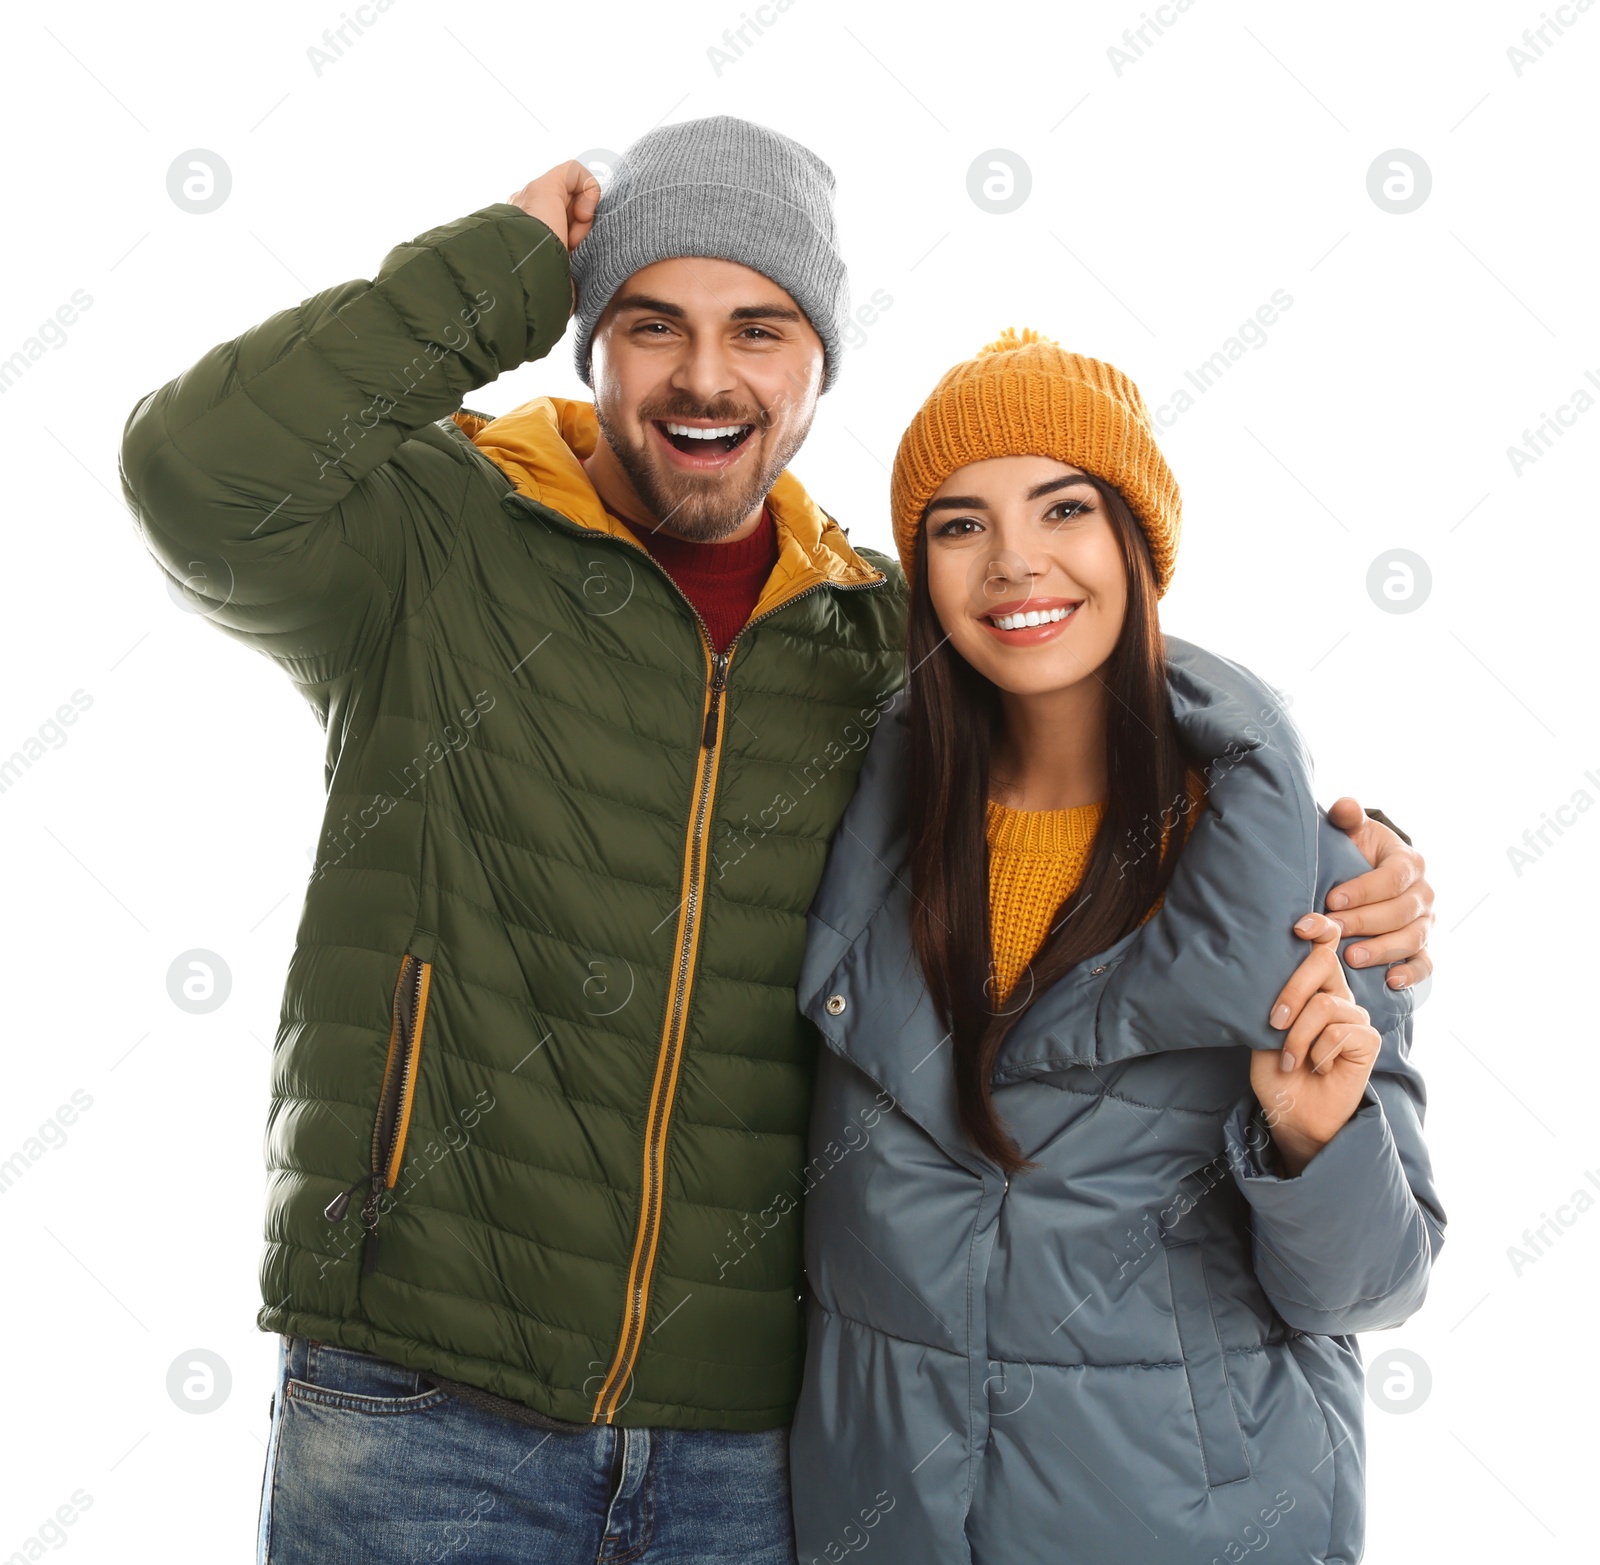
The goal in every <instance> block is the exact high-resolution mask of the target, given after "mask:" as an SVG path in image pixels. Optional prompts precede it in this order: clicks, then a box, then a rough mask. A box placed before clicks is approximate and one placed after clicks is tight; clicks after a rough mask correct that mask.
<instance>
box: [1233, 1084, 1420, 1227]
mask: <svg viewBox="0 0 1600 1565" xmlns="http://www.w3.org/2000/svg"><path fill="white" fill-rule="evenodd" d="M1223 1135H1224V1136H1225V1138H1226V1141H1227V1148H1228V1161H1229V1163H1230V1164H1232V1166H1233V1171H1234V1178H1235V1180H1236V1181H1237V1182H1238V1184H1239V1187H1240V1189H1241V1190H1243V1191H1244V1193H1245V1195H1246V1197H1247V1198H1248V1199H1249V1200H1250V1202H1251V1204H1252V1205H1253V1206H1258V1207H1263V1206H1266V1207H1270V1205H1271V1203H1273V1202H1276V1201H1282V1200H1293V1199H1298V1198H1296V1197H1289V1196H1284V1197H1279V1196H1276V1195H1268V1194H1267V1193H1266V1192H1267V1191H1268V1190H1270V1189H1272V1188H1273V1187H1275V1186H1281V1187H1283V1188H1284V1189H1285V1190H1287V1189H1290V1188H1303V1189H1306V1190H1312V1189H1315V1190H1316V1191H1318V1192H1319V1193H1320V1192H1322V1191H1326V1190H1328V1189H1329V1188H1330V1187H1332V1186H1338V1187H1340V1189H1341V1190H1342V1191H1344V1192H1345V1194H1344V1195H1342V1196H1341V1197H1340V1199H1341V1201H1342V1200H1346V1199H1348V1190H1349V1183H1348V1182H1349V1181H1350V1180H1351V1179H1352V1178H1353V1177H1354V1178H1356V1181H1357V1183H1359V1182H1360V1181H1359V1176H1358V1175H1357V1174H1356V1172H1355V1171H1356V1170H1357V1169H1359V1167H1360V1165H1361V1163H1362V1162H1363V1161H1367V1162H1371V1161H1372V1160H1373V1159H1374V1158H1376V1157H1378V1156H1379V1155H1380V1151H1381V1148H1382V1146H1383V1144H1384V1142H1386V1141H1388V1140H1389V1139H1390V1138H1389V1135H1388V1125H1387V1123H1386V1121H1385V1118H1384V1113H1383V1104H1382V1103H1381V1102H1380V1101H1379V1099H1378V1095H1377V1093H1376V1092H1374V1091H1373V1090H1372V1083H1371V1082H1370V1081H1369V1082H1368V1083H1367V1085H1366V1090H1365V1091H1364V1092H1363V1093H1362V1095H1361V1102H1360V1103H1358V1104H1357V1105H1356V1109H1355V1112H1354V1113H1353V1114H1352V1115H1351V1116H1350V1118H1349V1119H1347V1120H1346V1121H1345V1122H1344V1124H1343V1125H1341V1126H1340V1127H1339V1129H1338V1131H1337V1132H1336V1133H1335V1135H1334V1137H1333V1140H1332V1141H1330V1142H1329V1143H1328V1144H1327V1145H1326V1146H1325V1147H1323V1148H1322V1149H1321V1150H1320V1151H1319V1152H1318V1153H1317V1154H1316V1156H1315V1157H1313V1158H1312V1159H1311V1161H1310V1162H1309V1163H1307V1164H1306V1166H1305V1167H1304V1168H1303V1169H1302V1170H1301V1171H1300V1173H1299V1174H1297V1175H1294V1176H1290V1175H1289V1174H1288V1173H1287V1171H1286V1170H1285V1168H1284V1163H1283V1158H1282V1156H1281V1155H1280V1154H1279V1152H1278V1144H1277V1142H1275V1141H1274V1140H1273V1139H1272V1129H1271V1127H1270V1126H1269V1125H1268V1124H1267V1116H1266V1113H1265V1111H1264V1110H1263V1109H1262V1107H1261V1105H1260V1104H1259V1103H1258V1102H1257V1100H1256V1098H1255V1095H1254V1094H1251V1095H1250V1096H1249V1097H1247V1098H1242V1099H1241V1100H1240V1101H1239V1103H1238V1104H1237V1105H1236V1106H1235V1108H1234V1111H1233V1113H1232V1114H1231V1115H1230V1116H1229V1118H1228V1121H1227V1124H1226V1125H1225V1126H1224V1127H1223ZM1258 1191H1259V1192H1260V1196H1259V1199H1258V1196H1257V1192H1258Z"/></svg>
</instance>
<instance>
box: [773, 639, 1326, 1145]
mask: <svg viewBox="0 0 1600 1565" xmlns="http://www.w3.org/2000/svg"><path fill="white" fill-rule="evenodd" d="M1166 645H1167V656H1168V683H1169V689H1170V691H1171V695H1172V703H1173V710H1174V714H1175V716H1176V718H1177V722H1178V727H1179V730H1180V732H1181V733H1182V735H1183V737H1184V740H1185V743H1186V745H1187V746H1188V747H1189V749H1190V750H1191V752H1192V753H1193V754H1194V755H1195V756H1197V757H1207V756H1209V757H1212V758H1213V759H1212V762H1211V765H1210V767H1209V768H1208V769H1207V780H1208V796H1207V802H1206V806H1205V808H1204V809H1203V810H1202V811H1201V814H1200V818H1199V819H1198V820H1197V821H1196V822H1195V825H1194V828H1193V830H1192V831H1191V832H1190V834H1189V837H1188V840H1187V842H1186V844H1185V847H1184V851H1183V854H1182V856H1181V857H1180V859H1179V861H1178V866H1177V868H1176V870H1175V871H1174V875H1173V879H1172V881H1171V883H1170V884H1169V886H1168V890H1167V894H1166V897H1165V900H1164V901H1163V904H1162V906H1161V908H1160V910H1159V911H1158V912H1157V913H1156V914H1155V915H1154V916H1153V917H1152V918H1150V919H1149V920H1148V921H1146V922H1145V923H1144V924H1142V925H1141V926H1140V927H1139V928H1138V929H1135V930H1133V931H1132V932H1130V933H1129V934H1127V935H1125V936H1123V938H1122V939H1121V940H1120V941H1118V942H1117V943H1116V944H1115V945H1114V946H1112V947H1111V948H1110V949H1109V950H1107V951H1105V952H1103V953H1101V954H1100V955H1099V956H1097V957H1094V958H1091V959H1089V960H1087V961H1084V962H1082V963H1080V964H1079V965H1078V966H1077V967H1076V968H1074V969H1073V971H1072V972H1070V973H1069V974H1067V976H1066V977H1065V978H1063V979H1062V980H1061V981H1060V982H1059V983H1057V984H1056V985H1055V986H1054V987H1053V988H1052V989H1051V990H1050V991H1049V992H1048V993H1047V994H1045V995H1043V996H1041V997H1040V999H1039V1000H1038V1001H1037V1002H1036V1003H1035V1004H1034V1006H1033V1007H1032V1008H1031V1010H1030V1011H1029V1012H1028V1014H1027V1015H1026V1016H1025V1017H1024V1018H1023V1019H1022V1021H1021V1022H1019V1023H1018V1024H1017V1026H1016V1027H1015V1028H1014V1029H1013V1030H1012V1032H1011V1034H1010V1035H1009V1036H1008V1038H1007V1039H1006V1043H1005V1045H1004V1047H1003V1049H1002V1051H1001V1054H1000V1058H999V1060H998V1061H997V1063H996V1069H995V1082H996V1084H997V1085H999V1084H1003V1083H1005V1082H1008V1081H1015V1080H1021V1079H1024V1078H1027V1077H1030V1076H1038V1075H1043V1074H1045V1073H1047V1072H1050V1071H1056V1070H1061V1069H1064V1068H1068V1067H1071V1066H1088V1067H1090V1068H1093V1067H1095V1066H1097V1065H1102V1064H1109V1063H1112V1062H1114V1061H1118V1060H1124V1059H1131V1058H1134V1057H1136V1056H1139V1055H1144V1054H1155V1053H1160V1052H1164V1051H1167V1050H1172V1049H1180V1048H1216V1047H1220V1046H1224V1045H1228V1044H1247V1045H1249V1044H1254V1046H1256V1047H1276V1046H1278V1043H1280V1042H1281V1038H1282V1035H1281V1034H1277V1033H1272V1032H1271V1031H1270V1030H1269V1029H1268V1028H1267V1025H1266V1021H1267V1014H1268V1011H1269V1010H1270V1007H1271V1004H1272V1000H1273V998H1274V997H1275V996H1276V994H1277V992H1278V990H1279V989H1280V988H1281V987H1282V985H1283V983H1284V981H1285V980H1286V978H1287V977H1288V975H1289V973H1290V972H1291V971H1292V970H1293V968H1294V966H1295V965H1296V963H1297V962H1298V961H1299V959H1300V957H1301V956H1303V955H1304V952H1305V947H1304V945H1303V943H1302V942H1301V941H1299V940H1297V939H1296V938H1295V936H1294V933H1293V928H1292V926H1293V924H1294V922H1295V920H1296V919H1298V918H1299V917H1300V916H1301V915H1302V914H1304V913H1305V912H1307V911H1308V910H1310V909H1311V908H1313V907H1314V906H1315V905H1316V894H1317V833H1318V829H1319V824H1318V823H1319V815H1318V811H1317V806H1316V802H1315V798H1314V796H1313V793H1312V787H1311V761H1310V756H1309V754H1308V753H1307V751H1306V749H1305V745H1304V743H1303V741H1302V740H1301V738H1300V735H1299V733H1298V732H1297V731H1296V729H1295V728H1294V725H1293V724H1292V722H1291V721H1290V720H1289V718H1288V716H1287V713H1286V711H1285V709H1284V704H1283V702H1282V700H1281V699H1280V698H1279V697H1278V695H1277V693H1276V692H1275V691H1274V690H1273V689H1272V687H1271V686H1269V685H1267V684H1266V683H1264V682H1263V681H1261V680H1259V679H1257V678H1256V677H1255V676H1254V675H1252V674H1250V673H1249V672H1248V670H1245V669H1243V668H1240V667H1239V666H1238V665H1237V664H1234V663H1231V662H1229V661H1228V660H1227V659H1225V658H1220V657H1217V656H1215V655H1214V654H1211V653H1208V652H1205V651H1203V650H1202V649H1200V648H1199V647H1195V646H1192V645H1191V644H1189V643H1188V642H1184V641H1180V640H1178V639H1177V638H1175V637H1170V636H1169V637H1167V638H1166ZM903 705H904V703H903V701H900V700H897V701H896V704H895V706H894V707H893V708H891V709H890V711H889V712H888V713H887V714H886V715H885V717H884V719H883V720H882V721H881V722H880V723H879V725H878V732H877V734H876V735H875V736H874V739H873V742H872V745H871V746H870V748H869V750H868V752H867V757H866V761H865V764H864V765H863V768H862V772H861V777H860V781H859V784H858V786H857V790H856V794H855V797H854V799H853V800H852V801H851V804H850V806H849V808H848V809H847V810H846V812H845V815H844V817H843V820H842V821H841V823H840V826H839V830H838V834H837V835H836V837H835V839H834V845H833V848H832V851H831V853H830V856H829V860H828V866H827V869H826V870H825V872H824V875H823V879H822V882H821V885H820V887H819V889H818V892H817V896H816V899H815V901H814V902H813V904H812V910H811V913H812V917H811V927H810V934H809V939H808V944H807V950H806V958H805V963H804V966H803V968H802V973H801V981H800V985H799V995H800V998H801V1004H802V1009H803V1010H804V1011H805V1012H806V1014H807V1015H808V1016H810V1017H811V1019H812V1020H813V1021H814V1022H815V1023H816V1024H817V1026H818V1028H819V1029H820V1031H821V1032H822V1035H823V1037H824V1039H825V1041H826V1042H827V1044H828V1046H829V1047H830V1048H831V1049H833V1050H834V1051H835V1052H836V1053H838V1054H840V1055H841V1056H843V1057H844V1058H846V1059H849V1060H850V1061H852V1063H854V1064H856V1065H858V1066H859V1067H860V1068H861V1069H862V1070H864V1071H866V1072H867V1074H868V1075H869V1076H871V1077H872V1078H873V1079H874V1080H875V1081H877V1082H878V1084H879V1085H880V1086H882V1087H884V1088H886V1089H887V1090H888V1091H890V1092H891V1093H893V1094H894V1095H895V1097H896V1099H897V1100H898V1101H899V1103H900V1106H901V1108H902V1109H904V1110H905V1111H906V1112H907V1113H908V1114H910V1115H911V1117H912V1118H913V1119H916V1120H917V1121H918V1122H919V1123H921V1124H922V1125H923V1126H924V1128H925V1129H927V1130H928V1131H929V1133H930V1134H932V1135H933V1136H935V1138H936V1139H937V1140H939V1141H940V1143H941V1144H942V1145H944V1146H945V1148H946V1150H947V1151H949V1152H950V1153H951V1155H952V1156H956V1157H957V1160H958V1161H962V1162H968V1161H970V1158H971V1154H970V1153H967V1152H965V1143H964V1141H963V1139H962V1138H961V1136H960V1132H959V1129H958V1120H957V1116H956V1112H955V1097H954V1087H953V1083H952V1081H951V1077H950V1068H949V1046H948V1043H944V1044H943V1045H942V1046H941V1047H937V1048H935V1045H938V1044H939V1043H940V1034H941V1033H942V1028H941V1027H939V1025H938V1024H937V1022H936V1020H935V1019H934V1017H933V1015H932V1008H931V1005H930V1003H929V1001H928V998H927V994H926V990H925V988H924V986H923V983H922V977H921V973H920V971H919V970H918V968H917V965H916V960H915V957H914V955H912V953H911V948H910V940H909V929H908V927H907V926H908V922H909V918H910V908H911V892H910V887H909V880H910V875H909V865H908V843H907V837H906V827H905V802H904V801H905V782H906V776H905V768H906V757H905V749H906V729H905V725H904V720H903V717H902V715H901V713H902V712H903ZM1023 982H1026V978H1024V979H1023ZM830 995H839V996H841V997H842V998H844V1000H845V1001H846V1006H845V1009H844V1010H843V1011H842V1012H840V1014H839V1015H838V1016H837V1017H835V1016H831V1015H830V1014H829V1013H828V1010H827V1006H826V1001H827V998H828V996H830ZM930 1049H933V1050H934V1052H933V1053H932V1054H931V1055H930V1054H929V1050H930ZM962 1154H964V1155H962Z"/></svg>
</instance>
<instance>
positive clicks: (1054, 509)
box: [1044, 500, 1094, 522]
mask: <svg viewBox="0 0 1600 1565" xmlns="http://www.w3.org/2000/svg"><path fill="white" fill-rule="evenodd" d="M1093 509H1094V507H1093V506H1092V505H1091V504H1090V503H1089V502H1088V501H1087V500H1062V501H1060V502H1059V503H1057V504H1055V505H1053V506H1051V507H1050V509H1049V510H1048V511H1046V512H1045V513H1044V514H1045V520H1046V521H1055V522H1070V521H1072V520H1073V518H1075V517H1078V516H1085V515H1087V514H1088V513H1089V512H1090V511H1092V510H1093Z"/></svg>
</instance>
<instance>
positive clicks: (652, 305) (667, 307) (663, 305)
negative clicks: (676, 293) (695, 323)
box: [614, 293, 685, 321]
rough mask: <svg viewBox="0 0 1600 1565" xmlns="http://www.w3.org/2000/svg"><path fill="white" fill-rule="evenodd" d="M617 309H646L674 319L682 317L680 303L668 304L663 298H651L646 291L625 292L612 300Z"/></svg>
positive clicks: (651, 312)
mask: <svg viewBox="0 0 1600 1565" xmlns="http://www.w3.org/2000/svg"><path fill="white" fill-rule="evenodd" d="M614 307H615V308H616V309H617V310H648V311H649V312H650V314H652V315H670V316H672V317H673V318H674V319H675V320H680V321H681V320H682V319H683V318H684V314H685V312H684V310H683V308H682V307H681V306H680V305H676V304H669V303H668V302H667V301H666V300H665V299H655V298H652V297H651V296H650V295H649V294H647V293H625V294H623V295H622V297H621V298H620V299H617V300H615V301H614Z"/></svg>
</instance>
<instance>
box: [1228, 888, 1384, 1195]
mask: <svg viewBox="0 0 1600 1565" xmlns="http://www.w3.org/2000/svg"><path fill="white" fill-rule="evenodd" d="M1294 931H1295V933H1296V934H1297V935H1299V936H1300V937H1301V938H1302V939H1304V940H1310V941H1311V942H1312V943H1313V944H1312V949H1311V952H1310V954H1309V955H1308V956H1307V957H1306V958H1305V960H1304V961H1302V962H1301V964H1300V965H1299V967H1297V968H1296V969H1295V971H1294V974H1293V976H1291V978H1290V979H1289V982H1288V983H1287V984H1285V985H1284V987H1283V990H1282V991H1281V992H1280V993H1279V995H1278V998H1277V1000H1276V1002H1274V1004H1273V1008H1272V1016H1271V1018H1270V1020H1271V1025H1272V1026H1274V1027H1287V1028H1288V1035H1287V1037H1285V1038H1284V1040H1283V1048H1282V1049H1281V1050H1278V1051H1276V1052H1274V1051H1273V1050H1271V1049H1257V1050H1255V1051H1254V1054H1253V1055H1252V1057H1251V1060H1250V1085H1251V1086H1252V1087H1253V1088H1254V1089H1255V1094H1256V1099H1257V1101H1258V1102H1259V1103H1260V1104H1261V1107H1262V1108H1263V1109H1264V1110H1265V1111H1266V1116H1267V1123H1268V1125H1269V1126H1270V1127H1271V1129H1272V1139H1273V1141H1274V1142H1275V1143H1276V1145H1277V1148H1278V1153H1279V1155H1280V1156H1281V1157H1282V1159H1283V1162H1284V1166H1285V1168H1286V1169H1287V1170H1288V1173H1289V1177H1290V1178H1291V1179H1292V1178H1294V1177H1295V1176H1296V1175H1298V1174H1299V1173H1300V1171H1301V1170H1302V1169H1303V1168H1304V1167H1305V1166H1306V1164H1307V1163H1309V1162H1310V1161H1311V1159H1312V1158H1314V1157H1315V1156H1316V1155H1317V1153H1318V1152H1320V1151H1321V1150H1322V1149H1323V1147H1325V1146H1327V1144H1328V1143H1329V1142H1330V1141H1332V1140H1333V1138H1334V1137H1335V1136H1336V1135H1337V1134H1338V1133H1339V1130H1340V1128H1341V1127H1342V1126H1343V1125H1344V1123H1345V1121H1346V1120H1348V1119H1349V1118H1350V1116H1351V1115H1352V1114H1353V1113H1354V1112H1355V1110H1356V1107H1357V1105H1358V1104H1359V1103H1360V1102H1361V1099H1362V1095H1363V1094H1364V1093H1365V1091H1366V1087H1367V1078H1368V1077H1369V1076H1370V1075H1371V1074H1372V1067H1373V1064H1374V1063H1375V1062H1376V1060H1377V1058H1378V1048H1379V1045H1380V1043H1381V1041H1382V1040H1381V1039H1380V1038H1379V1036H1378V1031H1377V1029H1376V1028H1375V1027H1373V1026H1372V1025H1371V1024H1370V1022H1369V1020H1368V1018H1367V1013H1366V1011H1365V1010H1364V1009H1363V1008H1362V1007H1361V1006H1359V1005H1357V1004H1356V1002H1355V997H1354V996H1353V995H1352V994H1351V992H1350V983H1349V980H1348V979H1346V977H1345V975H1344V966H1343V964H1342V963H1341V962H1340V960H1339V940H1340V930H1339V926H1338V925H1337V924H1336V923H1335V922H1334V921H1333V920H1332V919H1331V918H1325V917H1323V916H1322V915H1321V914H1320V913H1307V914H1306V916H1305V917H1304V918H1302V919H1301V920H1300V922H1299V923H1297V924H1296V925H1295V926H1294Z"/></svg>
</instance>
